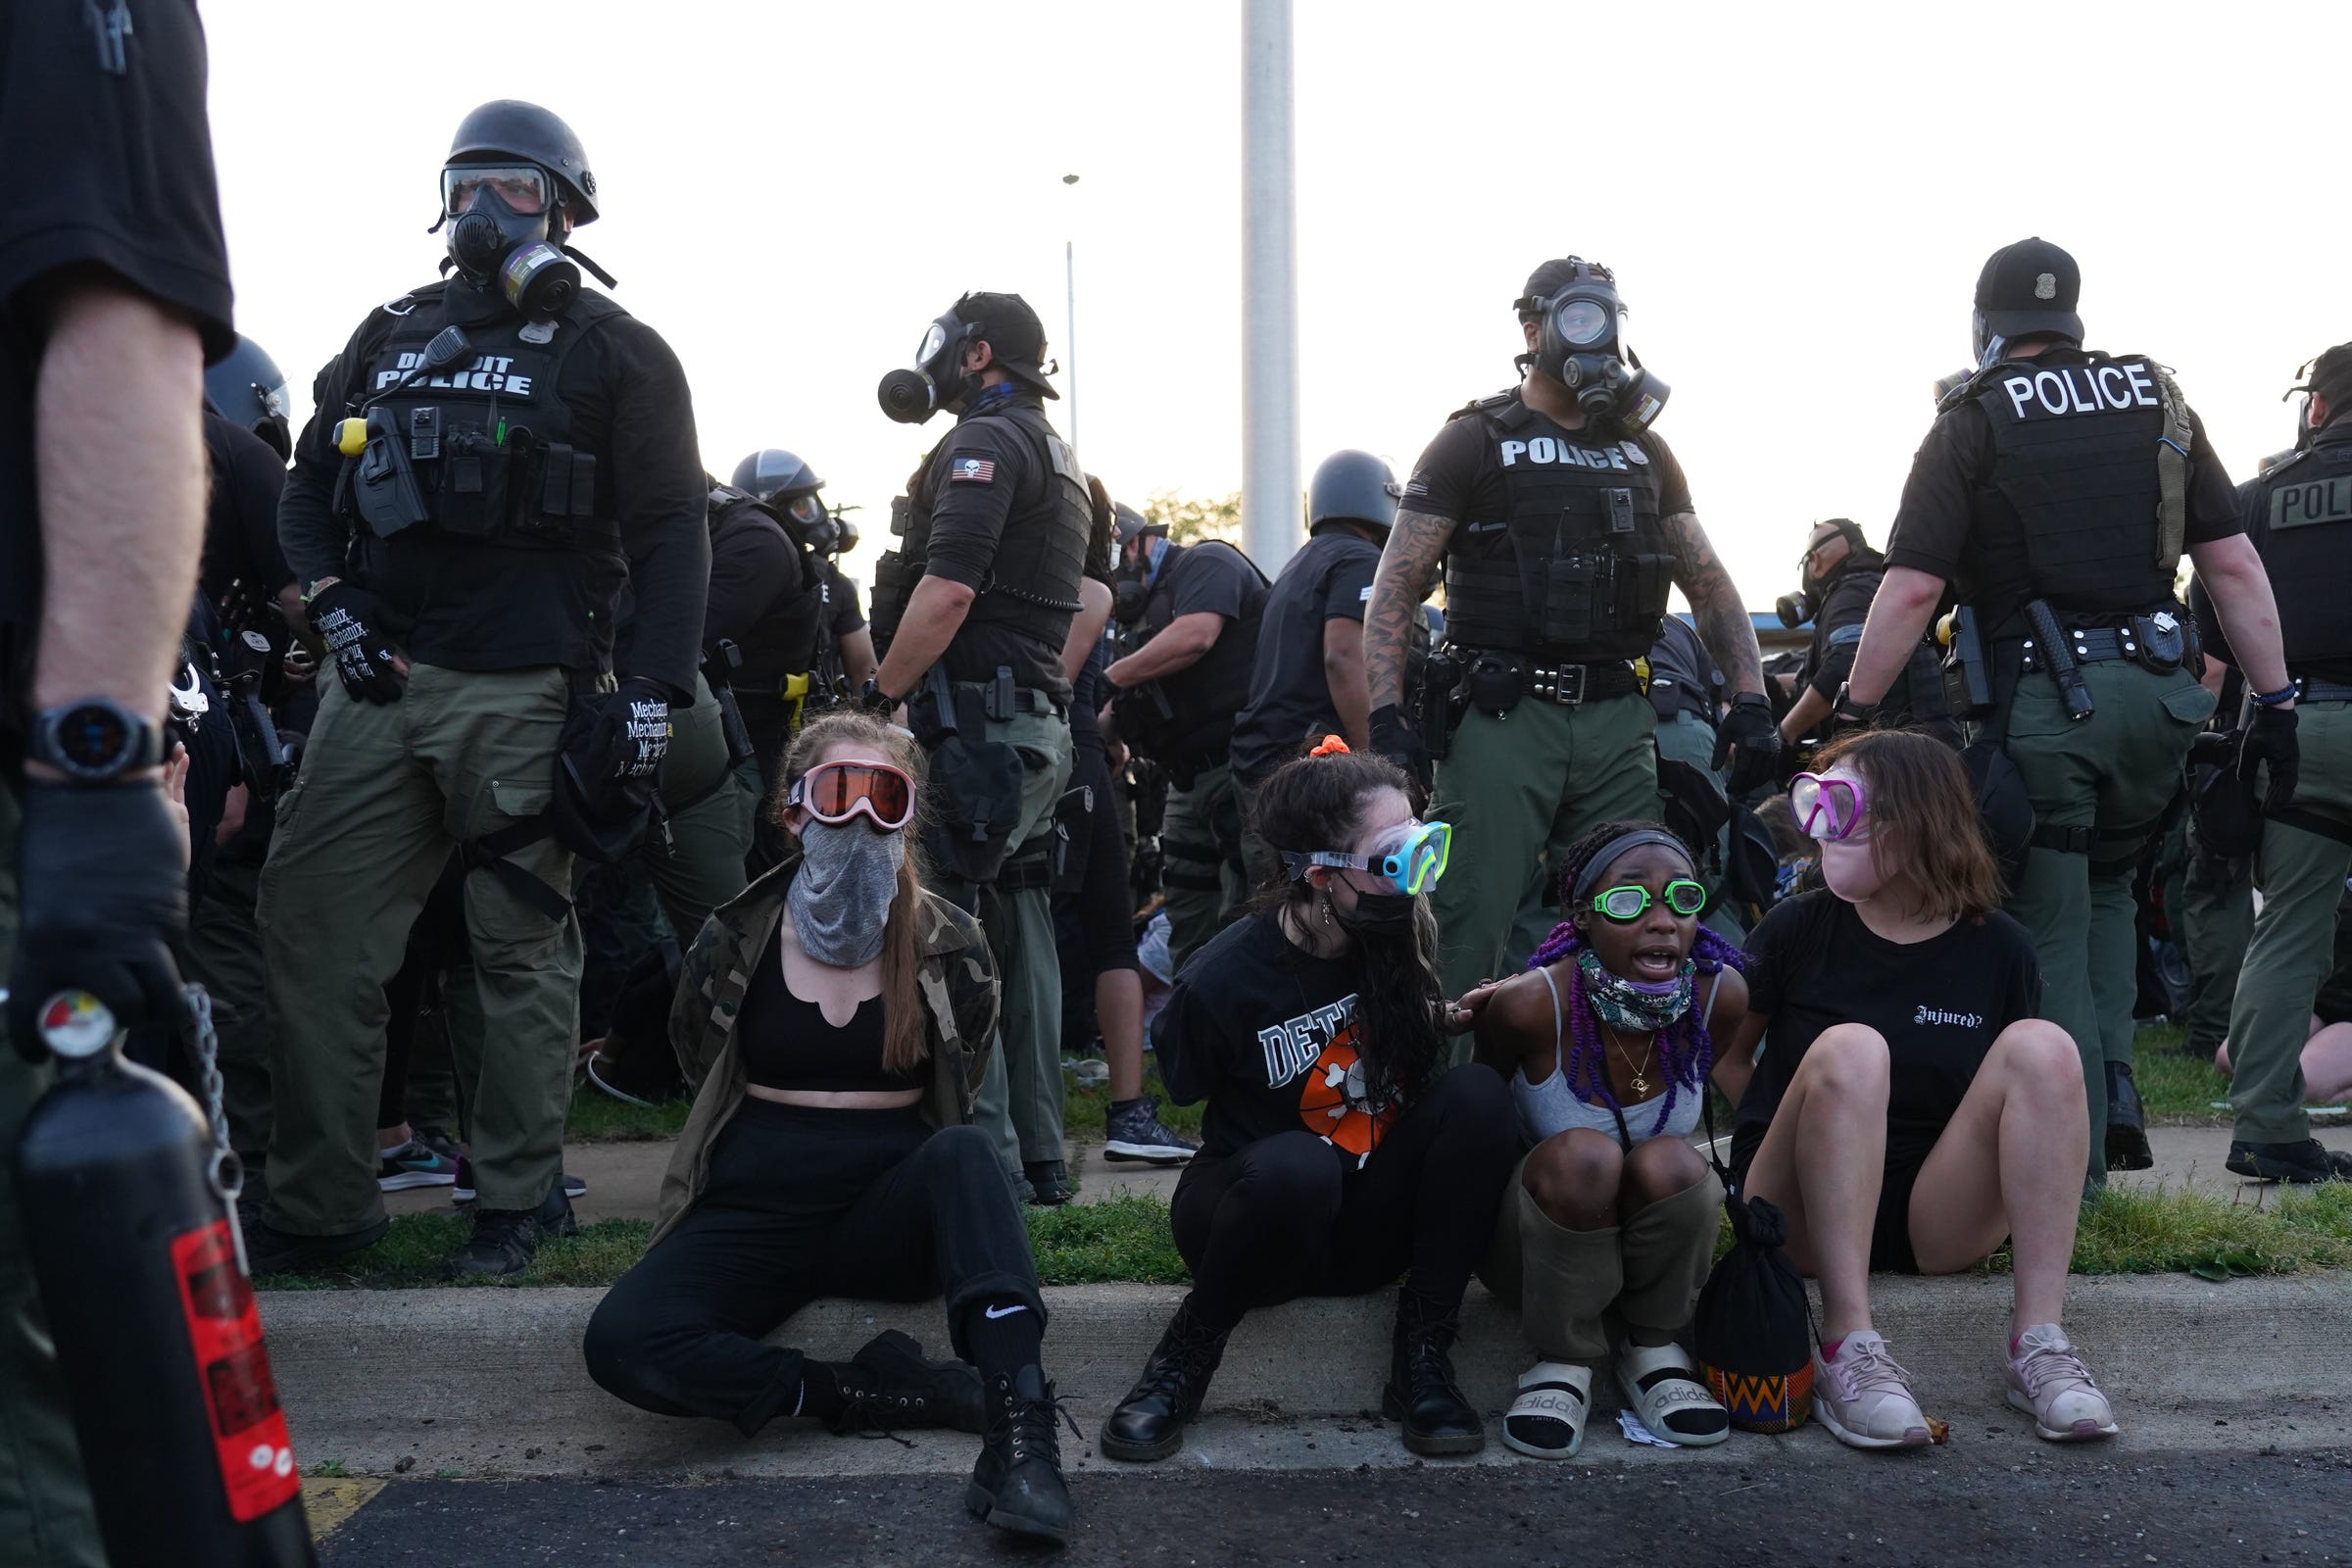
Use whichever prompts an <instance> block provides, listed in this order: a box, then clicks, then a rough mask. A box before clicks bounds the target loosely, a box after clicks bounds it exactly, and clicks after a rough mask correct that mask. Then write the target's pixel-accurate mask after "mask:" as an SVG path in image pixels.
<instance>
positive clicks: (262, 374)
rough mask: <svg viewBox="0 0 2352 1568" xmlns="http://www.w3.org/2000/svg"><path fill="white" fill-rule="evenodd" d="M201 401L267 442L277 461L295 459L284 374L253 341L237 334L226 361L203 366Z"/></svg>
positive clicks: (292, 429)
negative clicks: (287, 415)
mask: <svg viewBox="0 0 2352 1568" xmlns="http://www.w3.org/2000/svg"><path fill="white" fill-rule="evenodd" d="M204 401H205V402H206V403H207V404H208V405H210V406H211V408H212V410H213V412H214V413H215V414H218V415H220V416H221V417H222V418H224V419H226V420H228V422H229V423H231V424H233V425H236V426H237V427H238V428H239V429H242V430H250V431H252V432H253V433H254V434H255V435H258V436H260V437H261V438H262V439H263V440H264V441H267V442H269V443H270V450H271V451H273V452H275V453H276V454H277V461H278V462H280V463H284V462H285V461H287V460H288V459H289V458H291V457H293V456H294V427H293V426H292V425H291V424H289V423H288V422H287V417H286V410H287V408H288V407H289V405H288V404H287V402H286V376H285V372H284V371H282V370H280V369H279V368H277V362H276V361H275V360H273V359H271V358H270V355H269V353H268V352H267V351H266V350H264V349H263V347H262V346H261V345H260V344H259V343H256V342H255V341H254V340H253V339H251V338H249V337H246V336H245V335H244V334H242V333H239V334H238V336H237V346H236V347H235V348H233V349H231V350H230V351H229V353H228V357H227V358H226V359H224V360H222V361H221V362H220V363H219V364H217V365H209V366H207V367H205V371H204Z"/></svg>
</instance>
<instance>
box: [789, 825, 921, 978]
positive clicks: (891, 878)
mask: <svg viewBox="0 0 2352 1568" xmlns="http://www.w3.org/2000/svg"><path fill="white" fill-rule="evenodd" d="M906 858H907V840H906V838H905V836H904V835H903V834H898V833H876V832H875V831H874V830H873V829H871V828H869V827H867V826H866V825H865V824H864V823H863V822H862V821H853V822H841V823H834V822H818V821H815V820H810V821H809V822H808V823H806V824H805V825H804V826H803V827H802V828H801V868H800V870H799V872H798V873H797V874H795V875H794V877H793V879H792V891H791V893H790V894H789V895H787V898H786V903H787V907H789V908H790V909H791V911H792V928H793V930H794V931H795V932H797V933H799V935H800V939H801V951H803V952H804V953H806V954H808V955H809V956H810V957H811V958H814V959H815V960H816V961H817V962H819V963H829V964H831V965H833V966H834V967H835V968H838V969H855V968H857V967H858V966H859V965H860V964H867V963H871V962H873V961H874V958H875V956H877V955H879V954H880V953H881V951H882V930H883V927H884V926H885V925H887V924H888V923H889V920H890V901H891V899H892V898H893V897H895V896H896V895H897V893H898V891H899V864H900V862H901V861H903V860H905V859H906Z"/></svg>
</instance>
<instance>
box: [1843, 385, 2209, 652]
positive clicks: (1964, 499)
mask: <svg viewBox="0 0 2352 1568" xmlns="http://www.w3.org/2000/svg"><path fill="white" fill-rule="evenodd" d="M2089 360H2090V356H2088V355H2087V354H2085V353H2083V352H2082V350H2081V349H2074V348H2068V347H2065V346H2064V345H2060V346H2059V347H2057V348H2053V349H2051V350H2050V351H2048V352H2047V353H2045V354H2043V355H2041V356H2040V357H2039V358H2037V359H2036V360H2035V361H2034V363H2035V364H2036V365H2042V366H2047V367H2049V368H2052V369H2063V368H2066V367H2068V366H2076V365H2085V364H2088V363H2089ZM2189 430H2190V441H2189V449H2188V456H2189V465H2188V519H2187V526H2186V528H2185V530H2184V534H2185V540H2186V542H2187V543H2189V544H2192V545H2199V544H2211V543H2212V542H2213V541H2215V540H2217V539H2227V538H2229V536H2230V535H2232V534H2239V533H2243V532H2245V531H2246V530H2245V524H2244V522H2243V521H2242V520H2241V519H2240V517H2239V515H2238V510H2237V496H2236V492H2235V491H2234V490H2233V489H2232V487H2231V486H2230V483H2229V473H2228V472H2227V471H2225V470H2224V469H2223V467H2222V460H2221V458H2220V457H2219V456H2218V455H2217V454H2216V453H2215V452H2214V450H2213V443H2212V442H2210V441H2208V440H2207V439H2206V438H2205V424H2204V421H2203V420H2201V419H2199V418H2198V417H2196V415H2195V414H2194V413H2193V412H2192V413H2191V414H2190V415H2189ZM1993 456H1994V454H1993V445H1992V420H1991V419H1990V418H1989V417H1986V415H1985V410H1984V407H1983V406H1982V405H1981V404H1979V403H1978V402H1977V401H1976V400H1975V399H1973V398H1972V399H1970V400H1969V401H1968V402H1966V403H1963V404H1961V405H1960V406H1959V407H1958V408H1955V409H1953V410H1952V411H1951V412H1949V413H1948V414H1942V415H1938V416H1937V417H1936V422H1935V423H1934V424H1932V425H1930V426H1929V427H1928V436H1927V439H1926V440H1925V441H1922V442H1921V443H1920V446H1919V451H1918V453H1917V455H1915V456H1914V457H1913V458H1912V460H1911V476H1910V477H1909V478H1908V479H1906V480H1904V481H1903V501H1902V506H1901V508H1900V509H1899V510H1898V511H1897V512H1896V513H1895V516H1894V525H1893V527H1892V529H1891V530H1890V531H1889V533H1888V535H1887V564H1888V565H1890V566H1909V567H1911V568H1912V569H1913V570H1915V571H1925V572H1930V573H1933V574H1934V575H1936V576H1938V577H1941V578H1943V579H1944V580H1945V581H1946V582H1949V583H1951V584H1952V585H1953V586H1954V587H1955V588H1956V589H1957V590H1958V591H1959V595H1960V599H1961V601H1962V602H1963V603H1965V604H1979V603H1985V604H1992V605H1996V606H1997V605H2014V604H2020V603H2023V602H2024V600H2025V598H2026V590H2027V588H2028V586H2029V585H2030V583H2031V581H2032V578H2031V576H2030V568H2029V566H2028V564H2027V562H2026V553H2025V551H2023V550H2022V549H2013V548H2009V546H2008V545H2007V544H2006V543H2005V542H2004V540H2005V539H2013V538H2014V537H2015V529H2016V526H2017V524H2016V523H2015V522H2014V521H2011V522H2010V524H2009V528H2008V529H2006V530H1991V531H1992V532H1993V533H1994V534H1995V537H1993V538H1991V539H1990V540H1988V539H1987V538H1986V537H1985V534H1986V533H1987V531H1988V530H1987V529H1986V528H1985V527H1983V526H1981V524H1982V523H1983V521H1984V519H1983V518H1982V517H1981V515H1980V510H1981V509H1980V499H1981V496H1982V493H1983V492H1984V490H1985V486H1986V485H1987V483H1989V481H1990V479H1991V477H1992V465H1993ZM2150 461H2151V462H2153V461H2154V459H2153V455H2152V454H2151V458H2150ZM2153 542H2154V541H2152V540H2151V541H2150V543H2151V545H2153Z"/></svg>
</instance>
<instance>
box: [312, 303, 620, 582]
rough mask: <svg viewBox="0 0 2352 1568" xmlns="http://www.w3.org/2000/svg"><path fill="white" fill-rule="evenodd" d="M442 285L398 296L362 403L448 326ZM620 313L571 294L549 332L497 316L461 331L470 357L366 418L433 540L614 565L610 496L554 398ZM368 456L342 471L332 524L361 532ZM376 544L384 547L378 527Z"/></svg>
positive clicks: (616, 536) (412, 363)
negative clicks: (380, 423) (593, 556)
mask: <svg viewBox="0 0 2352 1568" xmlns="http://www.w3.org/2000/svg"><path fill="white" fill-rule="evenodd" d="M450 286H451V285H449V284H447V283H436V284H430V285H427V286H426V287H424V288H420V289H418V290H417V291H416V292H415V293H413V294H411V295H410V296H409V299H410V300H411V301H413V302H414V308H413V309H411V310H410V311H409V312H408V314H406V315H404V316H401V317H399V318H398V319H397V320H396V321H395V323H394V325H393V327H392V330H391V332H390V333H389V334H388V335H387V336H386V337H385V338H384V339H383V341H382V342H381V343H380V344H379V345H377V347H376V349H375V351H374V354H373V357H372V358H371V360H370V361H369V363H368V371H367V379H366V381H365V382H364V383H363V384H362V386H361V388H360V395H361V397H362V398H363V399H367V398H372V397H374V396H375V395H376V394H377V393H379V392H381V391H383V390H384V389H385V388H387V387H390V386H394V385H397V384H398V383H399V382H400V381H401V379H402V378H403V377H404V376H406V375H408V374H409V373H410V372H411V371H412V370H414V369H415V368H416V367H417V366H418V365H420V364H422V363H424V348H425V345H426V344H427V343H429V342H431V341H432V339H433V337H434V336H435V334H437V333H438V332H440V330H441V329H442V328H443V327H445V326H447V325H449V324H450V318H449V315H448V309H447V301H448V290H449V288H450ZM620 314H621V311H620V307H619V306H617V305H615V304H613V302H612V301H611V300H608V299H606V298H605V297H604V296H602V295H599V294H591V293H587V292H584V291H583V292H582V293H581V294H580V296H579V297H578V299H577V300H576V301H574V303H573V304H572V306H571V307H570V308H569V309H568V310H566V311H565V312H564V314H563V315H562V316H560V317H558V318H557V319H555V320H554V321H553V322H549V323H543V324H540V325H536V326H534V325H531V324H529V323H526V322H525V321H524V320H523V319H521V318H520V317H518V316H515V315H513V314H511V313H501V314H500V315H499V317H498V318H497V319H493V320H488V321H480V322H475V321H467V322H466V323H465V331H466V337H467V338H468V339H469V340H470V347H469V349H468V350H467V352H466V356H465V357H464V358H462V359H460V360H459V361H458V362H457V363H456V364H454V365H452V366H450V367H449V368H447V369H443V370H437V371H435V372H433V373H432V374H430V375H426V376H423V377H420V378H419V379H417V381H416V382H415V383H413V384H412V385H410V386H408V387H406V388H403V389H402V390H401V391H399V392H396V393H394V394H392V395H391V396H389V397H387V398H385V399H384V400H383V401H382V402H381V403H378V404H377V405H376V406H375V407H376V409H377V410H379V411H382V412H383V413H384V414H385V415H387V416H388V417H389V419H390V426H391V431H392V439H393V440H395V441H397V442H399V443H400V445H401V447H402V449H403V451H405V454H406V456H407V459H408V463H409V466H410V469H411V472H412V473H413V474H414V476H415V481H416V486H417V496H418V498H419V499H420V500H421V501H422V503H423V510H424V515H425V520H426V524H427V525H428V526H430V527H431V528H432V529H433V530H434V531H435V532H436V533H439V534H443V535H446V536H454V537H456V538H460V539H471V540H475V541H478V542H480V543H483V544H498V545H509V546H538V547H544V548H549V549H560V550H594V551H599V552H602V553H605V554H612V555H617V554H618V553H619V550H620V529H619V525H618V523H617V522H616V521H615V516H616V509H615V508H614V506H613V498H612V495H611V490H612V486H611V484H610V483H608V482H605V476H603V475H600V473H599V471H598V468H599V466H598V463H597V458H596V454H594V453H592V452H589V451H586V450H584V449H582V448H579V447H576V446H574V445H573V444H572V422H573V421H572V414H571V410H570V409H569V408H568V407H567V406H566V405H565V404H564V398H563V395H562V394H561V392H559V391H558V386H559V382H560V379H561V374H562V371H563V368H564V362H565V361H566V360H568V359H569V358H570V357H571V355H572V353H573V352H574V351H576V350H577V349H578V348H579V346H580V344H581V343H583V342H584V341H586V340H587V337H588V335H589V334H590V333H591V332H594V331H595V330H596V329H597V328H598V327H599V326H600V325H602V324H603V323H604V322H605V321H607V320H610V319H613V317H615V316H618V315H620ZM376 461H379V460H378V459H377V457H376V455H375V454H372V453H371V454H369V455H368V456H367V457H363V458H351V459H346V460H345V462H344V465H343V471H342V477H341V479H340V480H339V481H338V483H337V486H336V502H337V511H338V515H342V516H344V517H346V518H349V519H350V520H352V522H353V523H354V525H355V526H356V527H362V528H365V526H366V524H364V523H362V522H361V521H360V520H359V516H358V514H357V509H356V506H355V503H354V500H353V497H352V494H351V491H352V486H353V484H354V483H355V481H356V480H362V479H364V478H365V474H366V466H367V465H368V464H370V463H373V462H376ZM375 531H376V532H377V533H378V534H381V535H383V536H384V537H387V538H389V537H393V535H392V534H389V533H386V532H385V530H384V529H383V528H382V527H381V526H380V525H379V526H378V527H377V528H376V530H375Z"/></svg>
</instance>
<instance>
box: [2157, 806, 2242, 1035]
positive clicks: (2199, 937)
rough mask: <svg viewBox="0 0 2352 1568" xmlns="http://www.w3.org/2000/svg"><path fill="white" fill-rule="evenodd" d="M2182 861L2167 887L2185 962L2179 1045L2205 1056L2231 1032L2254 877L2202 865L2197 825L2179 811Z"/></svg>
mask: <svg viewBox="0 0 2352 1568" xmlns="http://www.w3.org/2000/svg"><path fill="white" fill-rule="evenodd" d="M2174 831H2175V832H2176V833H2178V834H2179V835H2180V850H2181V858H2182V859H2183V861H2184V862H2185V863H2184V864H2183V865H2182V866H2181V869H2180V878H2179V880H2178V881H2177V882H2168V883H2167V884H2166V886H2165V893H2166V896H2167V898H2166V904H2165V907H2166V909H2167V910H2168V911H2171V912H2172V916H2173V920H2172V926H2173V938H2174V941H2175V943H2176V944H2177V945H2178V946H2179V947H2180V956H2181V957H2182V959H2184V960H2185V961H2186V962H2187V964H2188V1020H2187V1021H2188V1038H2187V1040H2186V1041H2185V1042H2184V1045H2183V1049H2184V1050H2186V1051H2187V1052H2188V1054H2191V1055H2196V1056H2209V1055H2211V1054H2213V1051H2214V1048H2215V1047H2217V1046H2219V1045H2220V1044H2221V1043H2222V1041H2223V1039H2224V1038H2225V1037H2226V1036H2228V1034H2229V1009H2230V1007H2231V1005H2233V1004H2234V1002H2235V1000H2236V997H2237V972H2238V967H2239V965H2241V964H2243V963H2244V962H2245V961H2246V944H2247V943H2248V942H2250V941H2251V940H2253V936H2254V877H2253V874H2252V872H2251V871H2250V870H2248V871H2241V872H2240V873H2239V874H2238V875H2236V876H2229V875H2227V874H2220V875H2217V874H2215V873H2226V872H2227V870H2228V867H2226V866H2218V865H2217V866H2205V865H2203V864H2202V859H2203V858H2202V857H2201V856H2199V855H2198V854H2197V831H2196V827H2195V824H2194V823H2192V822H2190V821H2189V819H2188V813H2186V812H2182V813H2181V818H2180V826H2179V827H2177V828H2176V829H2175V830H2174Z"/></svg>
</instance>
